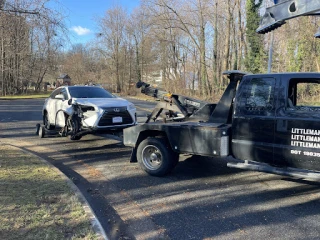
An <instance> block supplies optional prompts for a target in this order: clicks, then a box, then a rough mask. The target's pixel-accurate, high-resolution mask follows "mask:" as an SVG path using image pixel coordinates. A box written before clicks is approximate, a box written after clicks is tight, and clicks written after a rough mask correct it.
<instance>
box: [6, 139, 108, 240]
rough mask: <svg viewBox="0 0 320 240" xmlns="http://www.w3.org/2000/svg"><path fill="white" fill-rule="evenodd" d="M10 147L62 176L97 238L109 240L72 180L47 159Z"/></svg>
mask: <svg viewBox="0 0 320 240" xmlns="http://www.w3.org/2000/svg"><path fill="white" fill-rule="evenodd" d="M7 145H9V146H12V147H15V148H18V149H20V150H21V151H23V152H25V153H28V154H31V155H33V156H35V157H36V158H38V159H39V160H40V161H42V162H43V163H45V164H47V165H49V166H50V167H52V168H54V169H55V170H56V172H57V173H58V174H59V175H60V176H61V178H63V179H64V180H65V181H66V182H67V184H68V186H69V187H70V188H71V190H72V191H73V192H74V194H75V195H76V197H77V198H78V200H79V201H80V203H81V204H82V207H83V209H84V211H85V213H86V215H87V216H88V217H89V219H90V222H91V225H92V228H93V231H94V232H95V233H96V236H97V238H98V239H104V240H108V237H107V235H106V233H105V231H104V229H103V227H102V225H101V223H100V221H99V220H98V218H97V217H96V215H95V213H94V212H93V210H92V208H91V207H90V205H89V203H88V201H87V200H86V198H85V197H84V195H83V194H82V193H81V191H80V190H79V189H78V187H77V186H76V185H75V184H74V183H73V182H72V180H70V179H69V178H68V177H67V176H66V175H65V174H64V173H62V172H61V171H60V170H59V169H58V168H57V167H55V166H54V165H52V164H51V163H50V162H48V161H46V160H45V159H43V158H41V157H39V156H38V155H36V154H34V153H32V152H30V151H28V150H26V149H22V148H20V147H18V146H15V145H12V144H8V143H7Z"/></svg>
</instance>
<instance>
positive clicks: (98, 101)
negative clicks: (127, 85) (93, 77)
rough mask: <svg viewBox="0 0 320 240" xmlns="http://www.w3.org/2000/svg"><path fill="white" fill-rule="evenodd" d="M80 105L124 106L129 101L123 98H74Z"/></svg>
mask: <svg viewBox="0 0 320 240" xmlns="http://www.w3.org/2000/svg"><path fill="white" fill-rule="evenodd" d="M75 100H76V102H77V103H78V104H81V105H86V106H93V107H125V106H128V105H129V102H128V101H127V100H125V99H123V98H75Z"/></svg>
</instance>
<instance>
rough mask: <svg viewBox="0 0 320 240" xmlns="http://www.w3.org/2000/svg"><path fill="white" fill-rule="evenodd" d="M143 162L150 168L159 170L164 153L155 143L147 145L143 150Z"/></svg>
mask: <svg viewBox="0 0 320 240" xmlns="http://www.w3.org/2000/svg"><path fill="white" fill-rule="evenodd" d="M142 161H143V164H144V165H145V166H146V167H147V168H148V169H150V170H157V169H158V168H160V166H161V164H162V154H161V152H160V150H159V149H158V148H157V147H156V146H154V145H147V146H145V147H144V149H143V150H142Z"/></svg>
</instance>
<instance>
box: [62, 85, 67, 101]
mask: <svg viewBox="0 0 320 240" xmlns="http://www.w3.org/2000/svg"><path fill="white" fill-rule="evenodd" d="M60 94H63V96H64V99H65V100H68V93H67V90H66V89H65V88H63V89H61V93H60Z"/></svg>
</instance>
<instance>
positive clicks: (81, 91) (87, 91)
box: [69, 87, 115, 98]
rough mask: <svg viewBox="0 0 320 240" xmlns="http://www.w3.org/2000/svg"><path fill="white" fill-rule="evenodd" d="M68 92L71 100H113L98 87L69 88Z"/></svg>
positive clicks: (105, 91)
mask: <svg viewBox="0 0 320 240" xmlns="http://www.w3.org/2000/svg"><path fill="white" fill-rule="evenodd" d="M69 92H70V95H71V97H72V98H115V96H113V95H112V94H111V93H109V92H108V91H107V90H105V89H103V88H100V87H69Z"/></svg>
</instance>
